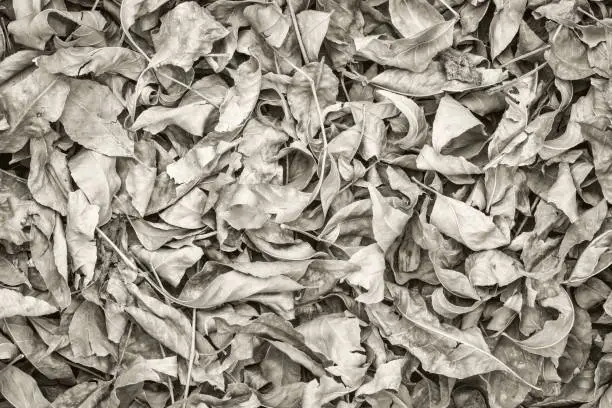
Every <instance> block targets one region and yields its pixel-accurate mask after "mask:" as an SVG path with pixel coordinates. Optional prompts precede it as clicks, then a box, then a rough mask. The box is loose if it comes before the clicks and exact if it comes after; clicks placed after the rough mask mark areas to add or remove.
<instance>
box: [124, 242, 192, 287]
mask: <svg viewBox="0 0 612 408" xmlns="http://www.w3.org/2000/svg"><path fill="white" fill-rule="evenodd" d="M131 250H132V252H133V253H134V255H135V256H136V257H137V258H138V259H139V260H140V261H141V262H142V263H143V264H144V265H146V266H147V267H149V268H150V269H151V270H154V271H155V272H156V273H157V274H158V275H159V276H160V277H161V278H163V279H164V280H166V281H167V282H169V283H170V284H171V285H172V286H174V287H176V286H178V284H179V283H180V282H181V279H182V278H183V275H185V271H186V270H187V268H189V267H191V266H193V265H194V264H195V263H196V262H197V261H198V260H199V259H200V258H201V257H202V255H203V254H204V252H203V251H202V249H201V248H199V247H196V246H186V247H183V248H177V249H172V248H160V249H158V250H157V251H149V250H147V249H145V248H144V247H142V246H135V247H132V248H131Z"/></svg>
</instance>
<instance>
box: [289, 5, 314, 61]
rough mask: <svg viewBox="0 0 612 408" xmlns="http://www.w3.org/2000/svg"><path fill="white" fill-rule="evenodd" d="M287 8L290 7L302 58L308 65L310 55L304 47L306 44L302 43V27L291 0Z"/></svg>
mask: <svg viewBox="0 0 612 408" xmlns="http://www.w3.org/2000/svg"><path fill="white" fill-rule="evenodd" d="M287 7H289V14H291V22H292V23H293V28H294V30H295V36H296V37H297V40H298V45H299V46H300V52H301V53H302V58H304V62H305V63H306V64H308V63H309V62H310V60H309V59H308V53H306V48H305V47H304V43H303V42H302V34H301V33H300V27H299V26H298V22H297V17H296V16H295V10H294V9H293V4H291V0H287Z"/></svg>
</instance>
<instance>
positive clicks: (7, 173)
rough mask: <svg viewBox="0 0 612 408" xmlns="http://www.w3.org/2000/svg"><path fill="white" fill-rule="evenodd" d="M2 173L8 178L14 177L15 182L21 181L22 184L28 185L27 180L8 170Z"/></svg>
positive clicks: (0, 171) (1, 171)
mask: <svg viewBox="0 0 612 408" xmlns="http://www.w3.org/2000/svg"><path fill="white" fill-rule="evenodd" d="M0 173H2V174H6V175H7V176H9V177H12V178H14V179H15V180H17V181H19V182H20V183H24V184H27V183H28V180H26V179H24V178H21V177H19V176H18V175H16V174H13V173H11V172H10V171H6V170H4V169H0Z"/></svg>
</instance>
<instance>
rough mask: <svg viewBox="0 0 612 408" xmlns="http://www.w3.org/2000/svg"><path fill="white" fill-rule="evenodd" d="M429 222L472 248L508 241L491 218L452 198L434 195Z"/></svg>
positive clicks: (506, 236) (488, 246)
mask: <svg viewBox="0 0 612 408" xmlns="http://www.w3.org/2000/svg"><path fill="white" fill-rule="evenodd" d="M430 222H431V223H432V224H433V225H434V226H436V227H437V228H438V229H439V230H440V232H442V233H443V234H446V235H448V236H449V237H451V238H454V239H456V240H457V241H459V242H461V243H462V244H464V245H465V246H467V247H468V248H470V249H471V250H473V251H481V250H487V249H495V248H499V247H501V246H504V245H507V244H509V243H510V237H509V234H508V232H504V231H503V230H502V229H501V228H500V227H499V226H497V225H496V224H495V223H494V220H493V219H492V218H491V217H488V216H486V215H485V214H483V213H482V212H480V211H478V210H476V209H474V208H472V207H470V206H469V205H467V204H465V203H463V202H461V201H458V200H454V199H452V198H449V197H446V196H443V195H441V194H437V195H436V202H435V203H434V206H433V208H432V211H431V215H430Z"/></svg>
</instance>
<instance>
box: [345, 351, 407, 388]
mask: <svg viewBox="0 0 612 408" xmlns="http://www.w3.org/2000/svg"><path fill="white" fill-rule="evenodd" d="M405 364H406V360H405V359H403V358H398V359H397V360H393V361H389V362H387V363H384V364H381V365H380V366H379V367H378V368H377V369H376V373H375V374H374V378H373V379H372V380H371V381H369V382H367V383H365V384H363V385H362V386H361V387H359V389H358V390H357V395H363V394H365V395H369V394H375V393H377V392H379V391H382V390H394V391H397V389H398V388H399V386H400V384H401V382H402V369H403V367H404V365H405Z"/></svg>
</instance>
